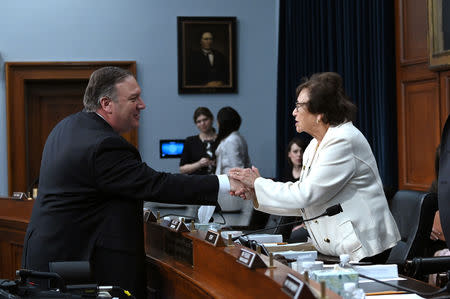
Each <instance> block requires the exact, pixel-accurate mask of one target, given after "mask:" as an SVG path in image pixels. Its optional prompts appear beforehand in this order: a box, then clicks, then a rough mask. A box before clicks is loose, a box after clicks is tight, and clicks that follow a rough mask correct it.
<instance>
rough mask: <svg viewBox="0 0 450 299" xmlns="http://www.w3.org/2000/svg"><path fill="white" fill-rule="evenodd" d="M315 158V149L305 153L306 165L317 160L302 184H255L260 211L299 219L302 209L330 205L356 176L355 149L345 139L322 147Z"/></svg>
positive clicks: (303, 175)
mask: <svg viewBox="0 0 450 299" xmlns="http://www.w3.org/2000/svg"><path fill="white" fill-rule="evenodd" d="M311 145H312V146H314V145H315V144H311ZM314 147H315V146H314ZM315 156H316V157H314V149H312V148H309V151H308V154H307V155H306V153H305V157H304V161H307V162H306V163H308V160H311V159H314V160H313V161H312V163H308V164H307V165H306V168H305V169H304V170H303V172H305V173H303V174H302V176H301V178H302V181H297V182H295V183H277V182H273V181H271V180H267V179H263V178H258V179H257V180H256V181H255V191H256V197H257V199H258V203H259V208H258V210H262V211H264V212H268V213H273V214H284V215H286V214H287V215H298V214H299V212H300V211H299V210H300V209H301V208H304V207H308V206H313V205H321V204H324V203H326V202H328V201H329V200H330V199H332V198H333V197H334V196H335V195H336V194H337V193H338V192H339V191H340V190H341V189H342V188H343V187H344V186H345V185H346V183H347V182H348V181H349V180H350V179H351V178H352V176H353V175H354V173H355V167H356V166H355V162H354V157H353V154H352V148H351V145H350V144H349V142H348V141H347V140H345V139H342V138H334V139H329V140H328V141H327V143H326V144H321V146H319V148H318V149H317V152H316V154H315ZM309 166H311V167H309Z"/></svg>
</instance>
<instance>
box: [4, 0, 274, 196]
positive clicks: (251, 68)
mask: <svg viewBox="0 0 450 299" xmlns="http://www.w3.org/2000/svg"><path fill="white" fill-rule="evenodd" d="M0 7H1V12H2V17H1V18H0V74H1V77H0V195H6V194H7V193H8V176H7V169H8V168H7V163H8V158H7V135H6V104H5V73H4V62H13V61H89V60H92V61H99V60H135V61H136V62H137V77H138V82H139V83H140V85H141V87H142V89H143V94H142V95H143V98H144V100H145V102H146V104H147V108H146V110H144V111H143V113H142V117H141V126H140V130H139V150H140V151H141V153H142V158H143V160H144V161H145V162H147V163H148V164H149V165H150V166H152V167H153V168H155V169H156V170H160V171H168V172H177V171H178V159H167V160H161V159H160V158H159V151H158V146H159V139H165V138H185V137H186V136H189V135H194V134H195V133H196V132H197V131H196V127H195V125H194V124H193V121H192V113H193V111H194V110H195V108H196V107H197V106H207V107H209V108H210V109H211V110H212V112H213V113H214V114H216V113H217V111H218V110H219V109H220V108H221V107H223V106H232V107H234V108H235V109H236V110H237V111H238V112H239V113H240V114H241V116H242V118H243V123H242V127H241V133H242V134H243V135H244V136H245V137H246V139H247V141H248V144H249V152H250V157H251V160H252V162H253V164H254V165H256V166H257V167H258V168H259V169H260V171H261V174H262V175H263V176H274V175H275V150H276V144H275V140H276V139H275V127H276V119H275V118H276V73H277V72H276V71H277V68H276V61H277V39H278V38H277V31H278V1H274V0H245V1H243V0H227V1H219V0H189V1H186V0H133V1H131V0H130V1H119V0H96V1H90V0H65V1H61V0H40V1H34V0H23V1H16V0H4V1H2V3H1V6H0ZM177 16H235V17H236V18H237V20H238V24H237V39H238V47H237V49H238V80H239V82H238V88H239V93H238V94H232V95H179V94H178V92H177V78H178V77H177V20H176V17H177ZM80 101H81V99H80ZM12 191H18V190H9V192H10V193H11V192H12ZM20 191H22V190H20Z"/></svg>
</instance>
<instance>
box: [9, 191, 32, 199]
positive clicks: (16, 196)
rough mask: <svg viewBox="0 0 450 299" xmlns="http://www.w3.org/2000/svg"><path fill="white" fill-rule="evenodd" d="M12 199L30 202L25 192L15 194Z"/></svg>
mask: <svg viewBox="0 0 450 299" xmlns="http://www.w3.org/2000/svg"><path fill="white" fill-rule="evenodd" d="M12 197H13V198H14V199H19V200H28V196H27V195H26V194H25V193H23V192H13V195H12Z"/></svg>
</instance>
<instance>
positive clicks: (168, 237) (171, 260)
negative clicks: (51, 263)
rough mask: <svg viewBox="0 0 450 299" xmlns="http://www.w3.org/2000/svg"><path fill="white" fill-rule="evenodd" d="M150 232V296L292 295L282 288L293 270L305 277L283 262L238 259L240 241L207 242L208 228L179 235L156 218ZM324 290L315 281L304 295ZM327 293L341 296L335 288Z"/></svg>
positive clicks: (306, 285)
mask: <svg viewBox="0 0 450 299" xmlns="http://www.w3.org/2000/svg"><path fill="white" fill-rule="evenodd" d="M145 231H146V232H145V234H146V235H145V236H146V242H145V244H146V253H147V259H146V268H147V288H148V291H149V298H289V297H288V296H287V295H286V294H285V293H284V292H283V291H282V290H281V287H282V284H283V282H284V280H285V279H286V276H287V274H288V273H290V274H292V275H294V276H295V277H297V278H299V279H300V280H302V281H303V280H304V278H303V276H302V275H300V274H299V273H298V272H296V271H293V270H292V269H290V268H289V267H287V266H285V265H283V264H281V263H279V262H277V261H274V265H275V266H276V267H275V268H273V269H269V268H259V269H249V268H247V267H245V266H244V265H242V264H240V263H237V262H236V259H237V258H238V256H239V253H240V249H241V248H242V247H241V246H240V245H236V246H234V247H214V246H213V245H211V244H209V243H207V242H206V241H204V238H205V235H206V233H205V232H192V233H189V232H188V233H178V232H174V231H172V230H170V229H169V228H168V227H164V226H162V225H159V224H156V223H154V222H153V223H146V224H145ZM182 246H184V247H185V248H188V249H189V247H190V250H184V249H183V250H182V249H181V247H182ZM262 259H263V260H264V261H265V263H266V264H267V265H268V264H269V259H268V258H267V257H266V256H262ZM319 289H320V287H319V285H318V284H317V283H316V282H314V281H312V282H311V284H307V283H305V285H304V287H303V289H302V292H301V294H300V298H306V299H312V298H316V297H318V294H319V291H318V290H319ZM313 294H314V295H313ZM327 297H328V298H330V299H333V298H334V299H336V298H340V297H339V296H338V295H337V294H335V293H333V292H331V291H330V290H327Z"/></svg>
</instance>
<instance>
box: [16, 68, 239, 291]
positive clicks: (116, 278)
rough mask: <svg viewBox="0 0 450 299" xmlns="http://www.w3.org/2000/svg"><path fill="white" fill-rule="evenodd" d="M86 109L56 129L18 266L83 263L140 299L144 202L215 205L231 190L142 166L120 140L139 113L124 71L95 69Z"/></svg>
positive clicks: (224, 182)
mask: <svg viewBox="0 0 450 299" xmlns="http://www.w3.org/2000/svg"><path fill="white" fill-rule="evenodd" d="M84 106H85V109H84V110H83V111H82V112H79V113H76V114H74V115H71V116H69V117H67V118H65V119H64V120H62V121H61V122H60V123H59V124H57V125H56V127H55V128H54V129H53V130H52V132H51V133H50V135H49V137H48V139H47V142H46V144H45V147H44V151H43V155H42V162H41V170H40V181H39V194H38V198H37V200H36V202H35V204H34V207H33V213H32V216H31V220H30V224H29V225H28V229H27V233H26V236H25V245H24V251H23V267H24V268H27V269H32V270H37V271H48V270H49V262H52V261H79V260H89V261H90V262H91V265H92V267H93V273H94V277H95V279H96V281H97V283H99V284H101V285H118V286H121V287H122V288H124V289H127V290H130V291H131V292H132V293H134V294H135V295H136V297H137V298H143V297H144V294H145V269H144V257H145V255H144V254H145V253H144V244H143V243H144V242H143V220H142V218H143V201H144V200H146V201H158V202H166V203H189V204H201V205H205V204H207V205H208V204H209V205H216V203H217V197H218V195H220V194H222V193H224V194H227V193H228V191H229V190H230V184H231V189H232V190H233V189H236V188H237V184H236V182H234V181H232V180H230V181H229V180H228V178H227V177H226V176H213V175H207V176H187V175H173V174H168V173H163V172H157V171H155V170H153V169H152V168H150V167H149V166H147V165H146V164H145V163H144V162H142V161H141V157H140V154H139V152H138V150H137V149H136V148H135V147H134V146H132V145H131V144H129V143H128V142H127V141H126V140H125V139H124V138H122V137H121V136H120V135H119V134H120V133H124V132H127V131H129V130H131V129H133V128H136V127H138V126H139V118H140V111H141V110H142V109H144V108H145V104H144V102H143V101H142V98H141V89H140V87H139V85H138V83H137V82H136V79H135V78H134V76H133V75H132V74H131V73H129V72H128V71H125V70H123V69H120V68H116V67H106V68H101V69H99V70H97V71H95V72H94V73H93V74H92V75H91V78H90V80H89V83H88V86H87V88H86V92H85V95H84Z"/></svg>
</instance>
